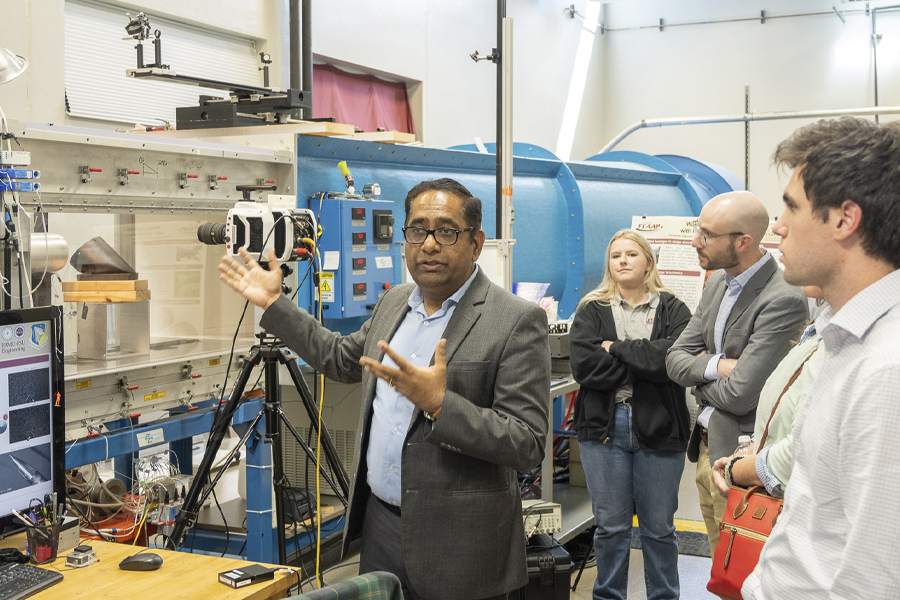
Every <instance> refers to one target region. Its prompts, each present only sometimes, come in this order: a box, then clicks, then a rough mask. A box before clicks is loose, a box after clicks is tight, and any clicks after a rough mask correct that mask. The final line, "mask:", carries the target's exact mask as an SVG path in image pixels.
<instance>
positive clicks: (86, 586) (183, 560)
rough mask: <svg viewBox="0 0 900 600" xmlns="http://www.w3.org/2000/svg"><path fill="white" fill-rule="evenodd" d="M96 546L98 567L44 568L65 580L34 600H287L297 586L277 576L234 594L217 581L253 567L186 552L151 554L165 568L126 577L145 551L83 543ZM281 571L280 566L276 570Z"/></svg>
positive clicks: (61, 562)
mask: <svg viewBox="0 0 900 600" xmlns="http://www.w3.org/2000/svg"><path fill="white" fill-rule="evenodd" d="M82 543H84V544H88V545H90V546H92V547H93V548H94V549H95V550H96V552H97V557H98V558H99V559H100V560H99V561H98V562H96V563H94V564H92V565H89V566H87V567H82V568H80V569H73V568H70V567H66V559H65V556H60V557H59V558H57V559H56V560H55V561H54V562H53V563H51V564H49V565H43V567H44V568H47V569H52V570H55V571H59V572H60V573H62V574H63V580H62V582H61V583H58V584H56V585H54V586H53V587H50V588H48V589H46V590H44V591H43V592H41V593H39V594H36V595H34V596H32V597H31V598H33V599H34V600H58V599H59V598H65V599H66V600H101V599H102V600H119V599H121V600H134V599H135V598H165V600H200V599H203V600H274V599H276V598H284V597H285V593H286V591H287V588H288V587H290V586H291V585H294V584H296V583H297V579H298V576H297V574H296V573H297V572H299V569H298V570H297V572H294V571H278V572H276V573H275V578H274V579H270V580H268V581H263V582H261V583H256V584H253V585H248V586H246V587H243V588H240V589H232V588H230V587H228V586H227V585H225V584H222V583H219V580H218V575H219V573H221V572H223V571H228V570H230V569H234V568H236V567H240V566H246V565H250V564H253V563H249V562H247V561H243V560H235V559H231V558H219V557H217V556H203V555H200V554H190V553H187V552H174V551H170V550H160V549H152V550H148V551H147V552H154V553H156V554H159V555H160V556H161V557H162V559H163V564H162V566H161V567H160V568H159V569H158V570H156V571H123V570H121V569H119V561H121V560H122V559H123V558H125V557H126V556H131V555H132V554H135V553H137V552H139V551H140V550H143V548H142V547H140V546H131V545H127V544H113V543H109V542H100V541H96V540H90V541H88V540H82ZM272 566H277V565H272Z"/></svg>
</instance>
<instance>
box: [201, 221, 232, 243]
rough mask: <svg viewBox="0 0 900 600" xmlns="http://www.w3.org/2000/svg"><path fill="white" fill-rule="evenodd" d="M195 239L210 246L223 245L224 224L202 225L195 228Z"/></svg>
mask: <svg viewBox="0 0 900 600" xmlns="http://www.w3.org/2000/svg"><path fill="white" fill-rule="evenodd" d="M197 239H198V240H200V241H201V242H203V243H204V244H209V245H210V246H215V245H217V244H224V243H225V242H226V241H227V240H226V239H225V223H204V224H203V225H201V226H200V227H198V228H197Z"/></svg>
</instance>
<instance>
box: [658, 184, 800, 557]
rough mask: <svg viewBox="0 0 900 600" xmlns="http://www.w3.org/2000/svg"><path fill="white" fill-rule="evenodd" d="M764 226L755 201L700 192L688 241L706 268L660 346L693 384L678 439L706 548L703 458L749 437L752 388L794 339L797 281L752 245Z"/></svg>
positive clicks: (709, 511)
mask: <svg viewBox="0 0 900 600" xmlns="http://www.w3.org/2000/svg"><path fill="white" fill-rule="evenodd" d="M768 226H769V215H768V213H767V212H766V209H765V206H763V204H762V202H760V200H759V199H758V198H757V197H756V196H754V195H753V194H751V193H750V192H729V193H727V194H721V195H719V196H716V197H715V198H713V199H712V200H710V201H709V202H708V203H707V204H706V206H704V207H703V210H702V211H701V212H700V216H699V217H698V219H697V227H696V229H695V230H694V239H693V241H692V243H691V245H692V246H693V247H694V248H695V249H696V251H697V258H698V259H699V261H700V266H701V267H703V268H704V269H707V270H710V271H715V272H714V273H712V274H711V275H710V276H709V279H708V280H707V282H706V287H705V288H704V290H703V295H702V297H701V298H700V303H699V305H698V306H697V311H696V312H695V313H694V316H693V317H692V318H691V321H690V323H688V326H687V327H686V328H685V330H684V331H683V332H682V334H681V336H679V338H678V340H677V341H676V342H675V344H673V345H672V347H671V348H670V349H669V352H668V354H667V356H666V368H667V370H668V373H669V377H671V378H672V380H673V381H675V382H677V383H679V384H680V385H683V386H686V387H687V386H693V387H694V397H695V398H696V399H697V403H698V404H699V407H700V412H699V414H698V417H697V421H696V423H694V427H693V431H692V432H691V439H690V442H689V443H688V451H687V455H688V459H689V460H690V461H691V462H696V463H697V474H696V478H695V480H696V483H697V489H698V491H699V494H700V509H701V511H702V513H703V520H704V522H705V524H706V531H707V534H708V535H709V546H710V552H711V553H712V554H715V549H716V545H717V544H718V542H719V526H720V525H721V523H722V517H723V515H724V514H725V506H726V503H727V499H726V498H723V497H722V496H721V495H720V494H719V492H718V490H717V488H716V486H715V484H714V483H713V479H712V464H713V463H714V462H715V461H716V460H718V459H719V458H721V457H723V456H729V455H731V454H732V453H733V452H734V449H735V447H736V446H737V444H738V437H739V436H741V435H751V434H752V433H753V425H754V422H755V419H756V405H757V403H758V402H759V393H760V391H761V390H762V387H763V385H764V384H765V382H766V379H768V377H769V375H771V373H772V371H773V370H774V369H775V367H776V366H777V365H778V363H779V362H780V361H781V359H782V358H784V356H785V355H786V354H787V353H788V351H789V350H790V348H791V341H792V340H793V339H796V338H797V337H799V335H800V333H801V332H802V330H803V326H804V325H805V324H806V319H807V315H808V309H807V302H806V298H805V296H804V295H803V292H802V291H801V289H800V288H798V287H794V286H791V285H789V284H787V283H785V281H784V277H782V275H781V270H780V269H779V268H778V265H777V263H776V262H775V260H774V259H773V258H772V256H771V255H770V254H769V253H768V252H766V250H765V249H763V248H761V247H760V242H761V241H762V238H763V236H764V235H765V233H766V230H767V229H768Z"/></svg>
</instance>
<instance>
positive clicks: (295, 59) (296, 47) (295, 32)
mask: <svg viewBox="0 0 900 600" xmlns="http://www.w3.org/2000/svg"><path fill="white" fill-rule="evenodd" d="M288 11H289V12H288V15H289V16H288V21H290V37H289V39H290V42H289V44H290V51H291V52H290V56H291V68H290V71H291V78H290V85H289V87H290V88H291V89H292V90H302V89H303V86H302V85H301V79H300V78H301V75H302V74H301V69H302V68H303V60H302V58H301V51H300V50H301V49H300V34H301V30H300V0H290V8H289V9H288ZM304 33H305V32H304ZM300 110H301V109H299V108H296V109H294V110H293V111H291V118H294V119H301V118H303V115H302V114H300Z"/></svg>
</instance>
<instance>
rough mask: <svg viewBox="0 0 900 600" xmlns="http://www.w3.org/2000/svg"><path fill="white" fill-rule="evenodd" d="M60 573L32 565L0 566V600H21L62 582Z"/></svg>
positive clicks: (13, 564)
mask: <svg viewBox="0 0 900 600" xmlns="http://www.w3.org/2000/svg"><path fill="white" fill-rule="evenodd" d="M62 579H63V576H62V573H57V572H56V571H50V570H47V569H41V568H39V567H34V566H32V565H23V564H19V563H7V564H5V565H0V600H23V599H24V598H28V597H29V596H33V595H35V594H37V593H38V592H40V591H41V590H45V589H47V588H48V587H50V586H51V585H56V584H57V583H59V582H60V581H62Z"/></svg>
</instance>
